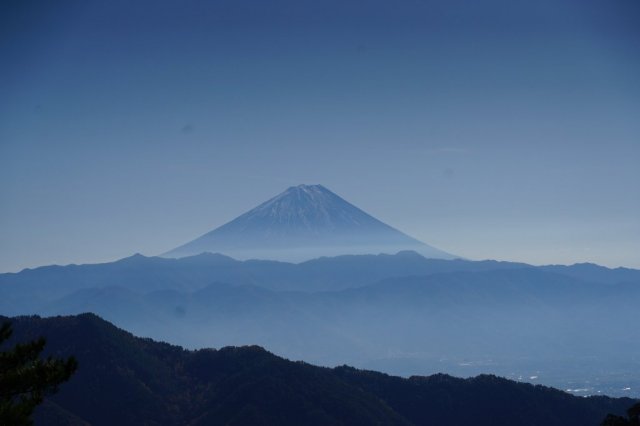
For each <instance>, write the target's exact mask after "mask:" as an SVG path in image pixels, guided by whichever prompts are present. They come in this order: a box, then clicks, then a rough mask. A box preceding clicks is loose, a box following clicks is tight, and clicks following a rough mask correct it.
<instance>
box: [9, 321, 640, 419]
mask: <svg viewBox="0 0 640 426" xmlns="http://www.w3.org/2000/svg"><path fill="white" fill-rule="evenodd" d="M0 319H1V320H3V321H4V320H7V318H0ZM10 320H11V321H12V323H13V326H14V330H15V334H14V337H13V339H14V341H24V340H28V339H32V338H34V337H37V336H40V335H42V336H45V337H46V338H47V340H48V344H47V350H48V352H49V353H51V354H56V355H58V356H68V355H71V354H73V355H74V356H76V357H77V359H78V362H79V369H78V371H77V373H76V375H75V376H74V377H73V379H72V380H71V381H69V382H68V383H66V384H65V385H64V386H62V387H61V389H60V392H59V393H58V394H57V395H55V396H53V397H52V398H51V399H50V400H48V401H47V402H46V403H45V404H44V405H43V406H42V407H40V409H39V410H38V412H37V415H36V425H38V424H42V425H62V424H77V425H84V424H92V425H114V424H118V425H139V424H156V425H175V424H185V425H218V424H232V425H233V424H236V425H243V424H274V425H276V424H277V425H286V424H292V425H293V424H296V425H298V424H318V425H320V424H323V425H325V424H344V425H347V424H362V425H365V424H393V425H409V424H415V425H427V424H443V425H465V426H467V425H474V426H482V425H492V426H499V425H505V426H506V425H509V426H516V425H545V426H554V425H558V426H571V425H576V426H578V425H579V426H588V425H594V426H595V425H597V424H599V422H600V420H601V419H602V418H604V416H605V415H606V414H607V413H618V414H622V413H624V410H625V409H626V408H628V407H629V406H631V405H632V403H633V401H632V400H630V399H612V398H607V397H590V398H578V397H574V396H571V395H569V394H566V393H564V392H560V391H558V390H555V389H551V388H546V387H542V386H533V385H529V384H523V383H517V382H513V381H509V380H505V379H500V378H497V377H495V376H478V377H476V378H472V379H458V378H453V377H450V376H446V375H435V376H430V377H412V378H410V379H403V378H399V377H393V376H388V375H385V374H381V373H376V372H371V371H362V370H356V369H353V368H350V367H339V368H335V369H329V368H322V367H315V366H312V365H309V364H306V363H302V362H292V361H288V360H285V359H283V358H279V357H277V356H275V355H273V354H270V353H269V352H267V351H265V350H264V349H262V348H260V347H257V346H248V347H227V348H222V349H219V350H213V349H205V350H198V351H187V350H183V349H182V348H180V347H177V346H172V345H168V344H165V343H159V342H155V341H152V340H150V339H141V338H137V337H134V336H133V335H131V334H130V333H128V332H125V331H123V330H120V329H118V328H116V327H114V326H113V325H111V324H110V323H108V322H106V321H104V320H102V319H100V318H99V317H97V316H95V315H92V314H83V315H78V316H71V317H55V318H45V319H41V318H38V317H18V318H13V319H10Z"/></svg>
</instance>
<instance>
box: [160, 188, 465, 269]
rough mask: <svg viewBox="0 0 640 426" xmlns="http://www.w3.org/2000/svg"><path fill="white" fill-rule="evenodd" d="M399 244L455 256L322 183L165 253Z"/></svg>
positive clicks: (280, 256) (313, 253)
mask: <svg viewBox="0 0 640 426" xmlns="http://www.w3.org/2000/svg"><path fill="white" fill-rule="evenodd" d="M403 250H413V251H416V252H418V253H420V254H422V255H423V256H425V257H428V258H437V259H453V258H456V256H454V255H451V254H449V253H446V252H444V251H442V250H439V249H437V248H434V247H431V246H429V245H427V244H425V243H423V242H421V241H419V240H416V239H415V238H412V237H410V236H408V235H406V234H404V233H402V232H400V231H398V230H397V229H395V228H393V227H391V226H389V225H387V224H385V223H383V222H381V221H379V220H378V219H376V218H374V217H373V216H371V215H369V214H367V213H366V212H364V211H362V210H361V209H359V208H357V207H356V206H354V205H353V204H351V203H349V202H347V201H346V200H344V199H343V198H341V197H339V196H338V195H336V194H334V193H333V192H331V191H330V190H328V189H327V188H325V187H324V186H322V185H299V186H294V187H290V188H289V189H287V190H286V191H284V192H283V193H281V194H279V195H277V196H275V197H273V198H272V199H270V200H268V201H266V202H264V203H262V204H260V205H259V206H258V207H256V208H254V209H252V210H250V211H248V212H246V213H244V214H243V215H241V216H239V217H237V218H236V219H234V220H232V221H231V222H228V223H226V224H225V225H222V226H220V227H219V228H216V229H214V230H213V231H211V232H208V233H206V234H204V235H203V236H201V237H199V238H196V239H195V240H193V241H190V242H188V243H186V244H184V245H181V246H179V247H177V248H175V249H173V250H171V251H169V252H167V253H165V254H164V255H163V256H164V257H185V256H191V255H196V254H200V253H203V252H212V253H215V252H218V253H224V254H226V255H229V256H232V257H235V258H238V259H251V258H254V259H270V260H283V261H293V262H296V261H303V260H308V259H311V258H316V257H320V256H336V255H344V254H378V253H389V254H392V253H397V252H399V251H403Z"/></svg>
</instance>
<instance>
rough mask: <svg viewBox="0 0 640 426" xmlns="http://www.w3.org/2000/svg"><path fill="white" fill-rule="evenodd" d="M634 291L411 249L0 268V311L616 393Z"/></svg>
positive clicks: (639, 276)
mask: <svg viewBox="0 0 640 426" xmlns="http://www.w3.org/2000/svg"><path fill="white" fill-rule="evenodd" d="M590 271H593V273H591V274H590V273H589V272H590ZM620 279H622V280H626V281H624V282H618V281H619V280H620ZM638 300H640V271H636V270H632V269H622V268H620V269H607V268H603V267H599V266H596V265H574V266H549V267H533V266H530V265H525V264H519V263H509V262H495V261H482V262H471V261H465V260H434V259H425V258H424V257H422V256H420V255H418V254H416V253H414V252H401V253H398V254H397V255H377V256H373V255H361V256H340V257H335V258H321V259H316V260H312V261H308V262H304V263H301V264H290V263H282V262H273V261H244V262H241V261H236V260H233V259H231V258H229V257H226V256H222V255H212V254H203V255H198V256H193V257H187V258H182V259H165V258H147V257H144V256H140V255H136V256H133V257H130V258H126V259H122V260H120V261H117V262H113V263H107V264H100V265H80V266H75V265H71V266H65V267H57V266H54V267H43V268H38V269H34V270H25V271H23V272H21V273H18V274H2V275H0V312H3V313H5V314H9V315H20V314H40V315H58V314H78V313H82V312H87V311H91V312H94V313H97V314H99V315H101V316H103V317H104V318H106V319H107V320H109V321H112V322H114V323H115V324H117V325H118V326H121V327H124V328H126V329H127V330H130V331H132V332H134V333H136V334H138V335H142V336H148V337H153V338H156V339H161V340H166V341H170V342H172V343H177V344H181V345H183V346H187V347H190V348H200V347H207V346H215V347H220V346H226V345H246V344H259V345H261V346H264V347H266V348H268V349H269V350H271V351H273V352H275V353H277V354H279V355H283V356H287V357H290V358H296V359H304V360H305V361H309V362H313V363H316V364H321V365H327V366H333V365H338V364H341V363H345V362H347V363H349V364H352V365H355V366H357V367H361V368H371V369H376V370H382V371H385V372H390V373H394V374H401V375H411V374H431V373H433V372H438V371H446V372H451V373H455V374H459V375H464V376H468V375H473V374H479V373H482V372H493V373H497V374H500V375H504V376H508V377H514V378H518V377H521V376H522V377H523V378H526V379H527V380H528V378H529V377H535V378H534V379H531V380H533V381H536V380H538V381H540V382H542V383H545V384H550V385H554V386H558V387H560V388H562V389H569V388H571V389H579V392H587V393H596V392H597V391H601V392H606V393H609V394H612V395H625V394H630V392H633V391H632V390H624V389H627V388H630V389H636V384H640V375H638V373H637V371H640V359H637V358H635V357H633V356H629V355H628V354H629V353H631V354H633V353H640V343H639V342H638V341H637V339H631V338H630V337H629V336H633V335H634V333H635V328H636V326H635V324H637V323H639V322H640V313H639V311H638V309H637V301H638Z"/></svg>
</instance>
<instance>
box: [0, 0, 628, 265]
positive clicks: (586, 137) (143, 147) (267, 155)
mask: <svg viewBox="0 0 640 426" xmlns="http://www.w3.org/2000/svg"><path fill="white" fill-rule="evenodd" d="M639 20H640V4H639V3H638V2H637V1H634V0H612V1H607V2H603V1H595V0H581V1H577V0H576V1H569V0H554V1H550V0H541V1H537V2H525V1H514V0H511V1H506V0H505V1H497V0H489V1H487V2H477V1H471V0H458V1H430V0H424V1H420V0H399V1H394V2H390V1H378V0H373V1H368V2H364V1H349V0H343V1H333V0H328V1H322V2H319V1H304V0H297V1H294V0H274V1H248V0H234V1H230V0H229V1H221V0H213V1H180V2H178V1H144V0H142V1H136V2H129V1H109V2H102V1H94V0H86V1H70V0H61V1H59V2H46V1H29V0H26V1H17V0H9V1H5V2H2V4H1V5H0V55H1V56H0V57H1V58H2V61H1V62H2V66H0V271H16V270H19V269H21V268H24V267H33V266H38V265H42V264H51V263H62V264H66V263H83V262H95V261H108V260H113V259H116V258H120V257H124V256H127V255H130V254H132V253H134V252H142V253H144V254H147V255H153V254H158V253H162V252H164V251H167V250H169V249H171V248H173V247H175V246H177V245H180V244H182V243H184V242H186V241H188V240H191V239H193V238H194V237H196V236H199V235H201V234H203V233H205V232H206V231H209V230H211V229H213V228H215V227H216V226H219V225H221V224H223V223H224V222H226V221H228V220H230V219H233V218H234V217H235V216H237V215H239V214H241V213H243V212H244V211H245V210H247V209H249V208H251V207H253V206H255V205H256V204H258V203H259V202H262V201H264V200H266V199H267V198H270V197H271V196H273V195H275V194H277V193H279V192H281V191H282V190H284V189H285V188H286V187H288V186H291V185H296V184H299V183H321V184H323V185H325V186H326V187H328V188H330V189H331V190H333V191H334V192H336V193H338V194H339V195H341V196H343V197H344V198H346V199H347V200H349V201H351V202H353V203H354V204H356V205H357V206H359V207H361V208H362V209H364V210H365V211H367V212H369V213H371V214H373V215H374V216H376V217H378V218H379V219H381V220H383V221H385V222H387V223H389V224H390V225H392V226H395V227H397V228H399V229H401V230H402V231H404V232H406V233H408V234H410V235H412V236H414V237H416V238H419V239H421V240H423V241H425V242H427V243H429V244H431V245H434V246H436V247H439V248H442V249H444V250H446V251H449V252H452V253H456V254H459V255H461V256H465V257H468V258H473V259H485V258H496V259H504V260H518V261H526V262H530V263H535V264H539V263H574V262H584V261H589V262H596V263H600V264H604V265H608V266H621V265H622V266H631V267H640V256H638V253H640V191H639V190H638V187H639V184H640V166H639V165H640V84H639V81H640V79H638V75H640V26H638V25H637V22H639Z"/></svg>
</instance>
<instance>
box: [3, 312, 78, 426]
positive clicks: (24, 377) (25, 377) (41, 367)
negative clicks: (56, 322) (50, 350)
mask: <svg viewBox="0 0 640 426" xmlns="http://www.w3.org/2000/svg"><path fill="white" fill-rule="evenodd" d="M11 334H12V329H11V325H10V324H9V323H4V324H3V325H2V326H1V327H0V349H1V348H2V345H3V344H4V343H5V342H6V341H7V340H8V339H9V338H10V337H11ZM45 344H46V341H45V339H44V338H42V337H41V338H39V339H36V340H34V341H31V342H27V343H21V344H17V345H15V346H14V347H13V348H10V349H6V350H2V351H0V425H15V426H23V425H31V424H33V422H32V421H31V414H32V413H33V410H34V409H35V408H36V406H37V405H38V404H40V403H41V402H42V401H43V399H44V397H45V396H46V395H50V394H53V393H55V392H56V391H57V390H58V385H59V384H60V383H62V382H65V381H67V380H69V378H70V377H71V375H72V374H73V373H74V372H75V371H76V368H77V366H78V363H77V361H76V360H75V358H73V357H69V358H68V359H66V360H64V359H56V358H53V357H48V358H46V359H42V358H40V354H41V352H42V350H43V349H44V346H45Z"/></svg>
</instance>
